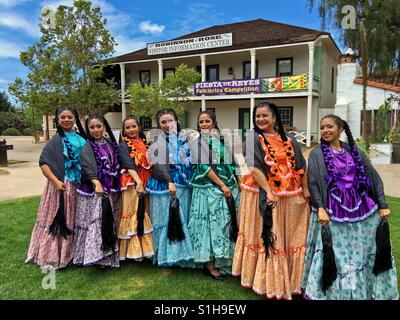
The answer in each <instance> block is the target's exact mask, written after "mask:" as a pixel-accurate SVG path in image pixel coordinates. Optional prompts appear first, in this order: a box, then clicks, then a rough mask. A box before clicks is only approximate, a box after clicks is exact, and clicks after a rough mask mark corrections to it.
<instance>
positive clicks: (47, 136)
mask: <svg viewBox="0 0 400 320" xmlns="http://www.w3.org/2000/svg"><path fill="white" fill-rule="evenodd" d="M49 140H50V130H49V114H48V113H47V112H46V141H49Z"/></svg>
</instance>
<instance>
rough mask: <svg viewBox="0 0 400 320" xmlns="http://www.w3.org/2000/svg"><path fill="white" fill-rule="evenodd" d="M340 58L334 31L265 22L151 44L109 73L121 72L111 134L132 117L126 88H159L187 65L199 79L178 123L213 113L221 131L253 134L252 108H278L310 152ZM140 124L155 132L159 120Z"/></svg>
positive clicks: (329, 105) (330, 103) (330, 109)
mask: <svg viewBox="0 0 400 320" xmlns="http://www.w3.org/2000/svg"><path fill="white" fill-rule="evenodd" d="M340 54H341V52H340V50H339V48H338V47H337V45H336V44H335V42H334V40H333V39H332V37H331V36H330V34H329V33H326V32H321V31H317V30H311V29H306V28H302V27H297V26H292V25H287V24H283V23H277V22H272V21H267V20H264V19H258V20H252V21H245V22H239V23H232V24H225V25H219V26H213V27H210V28H207V29H203V30H200V31H197V32H193V33H191V34H186V35H182V36H181V37H179V38H177V39H173V40H168V41H163V42H159V43H149V44H148V45H147V48H144V49H141V50H138V51H134V52H131V53H127V54H124V55H121V56H118V57H115V58H114V59H113V63H112V64H110V68H109V70H110V75H111V74H113V73H114V75H115V72H118V73H119V74H118V76H117V77H116V78H117V79H118V80H120V86H121V112H116V113H110V114H108V115H107V117H108V118H109V119H110V120H111V121H110V122H111V126H112V127H113V128H120V125H121V119H123V118H124V117H125V116H127V115H129V114H130V113H131V109H130V104H129V96H127V94H126V89H127V87H128V86H130V85H131V84H133V83H134V82H137V81H141V82H142V83H143V84H150V83H158V82H159V81H161V80H162V79H163V78H164V77H165V74H166V73H167V72H174V70H175V68H176V67H177V66H179V65H180V64H182V63H184V64H186V65H188V66H190V67H193V68H196V69H197V70H198V71H199V72H200V73H201V75H202V79H201V83H198V84H196V86H197V87H198V88H199V91H197V95H196V94H193V96H191V97H190V103H188V104H187V105H186V107H185V114H184V116H182V117H181V122H182V126H183V127H190V128H196V118H197V115H198V113H199V111H200V110H205V109H212V110H214V111H215V113H216V116H217V120H218V124H219V127H220V128H221V129H222V128H230V129H234V128H239V129H247V128H251V127H252V123H251V110H252V107H253V106H254V105H257V104H258V103H260V102H262V101H270V102H273V103H275V104H276V105H277V106H279V108H280V112H281V115H282V118H283V121H284V125H285V126H286V127H287V129H288V130H294V131H297V132H300V133H302V134H303V135H304V136H303V137H304V139H303V141H304V142H307V146H310V144H311V141H312V139H313V140H314V141H316V140H317V138H319V137H318V131H319V130H318V127H319V119H320V118H321V117H322V116H323V115H325V114H327V113H334V107H335V102H336V68H337V62H338V57H339V55H340ZM112 70H114V71H112ZM251 79H254V80H256V81H248V80H251ZM202 88H203V90H200V89H202ZM205 88H208V89H206V90H205ZM216 88H219V89H218V90H217V89H216ZM226 88H228V89H226ZM232 88H234V90H232ZM161 107H162V106H160V108H161ZM143 125H144V127H145V129H150V128H151V127H154V126H155V122H154V119H152V120H150V119H143ZM300 137H302V136H300Z"/></svg>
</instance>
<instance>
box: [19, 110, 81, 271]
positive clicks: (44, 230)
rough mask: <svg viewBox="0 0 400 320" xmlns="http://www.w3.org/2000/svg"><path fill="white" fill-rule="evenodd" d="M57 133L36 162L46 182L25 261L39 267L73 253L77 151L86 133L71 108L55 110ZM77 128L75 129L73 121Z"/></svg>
mask: <svg viewBox="0 0 400 320" xmlns="http://www.w3.org/2000/svg"><path fill="white" fill-rule="evenodd" d="M55 119H56V127H57V133H56V134H55V135H54V137H53V138H51V140H49V141H48V142H47V144H46V146H45V147H44V149H43V151H42V153H41V155H40V159H39V166H40V168H41V170H42V172H43V175H44V176H45V177H46V178H47V183H46V186H45V189H44V191H43V194H42V198H41V201H40V206H39V211H38V214H37V218H36V224H35V227H34V229H33V231H32V237H31V242H30V246H29V251H28V257H27V259H26V262H32V263H36V264H38V265H39V266H40V267H42V268H54V269H59V268H65V267H66V266H68V264H70V263H71V262H72V259H73V255H74V241H73V230H74V222H75V210H76V198H77V195H76V191H77V187H78V186H79V184H80V182H81V158H80V156H81V151H82V149H83V147H84V145H85V144H86V134H85V131H84V130H83V128H82V125H81V123H80V121H79V117H78V113H77V112H76V110H74V109H72V108H68V107H65V108H61V109H58V110H57V112H56V117H55ZM75 124H76V125H77V127H78V129H79V132H76V131H75V129H74V125H75Z"/></svg>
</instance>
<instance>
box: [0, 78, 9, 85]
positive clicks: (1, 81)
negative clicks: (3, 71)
mask: <svg viewBox="0 0 400 320" xmlns="http://www.w3.org/2000/svg"><path fill="white" fill-rule="evenodd" d="M9 82H11V81H9V80H6V79H0V83H1V84H3V83H9Z"/></svg>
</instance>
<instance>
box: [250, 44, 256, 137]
mask: <svg viewBox="0 0 400 320" xmlns="http://www.w3.org/2000/svg"><path fill="white" fill-rule="evenodd" d="M250 56H251V68H250V72H251V78H252V79H254V78H255V77H256V49H251V50H250ZM251 96H252V97H251V98H250V129H253V121H252V119H253V109H254V106H255V102H256V99H255V98H254V93H251Z"/></svg>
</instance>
